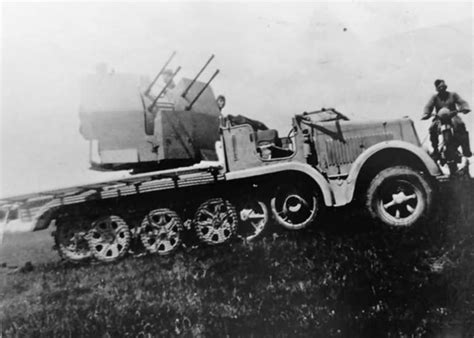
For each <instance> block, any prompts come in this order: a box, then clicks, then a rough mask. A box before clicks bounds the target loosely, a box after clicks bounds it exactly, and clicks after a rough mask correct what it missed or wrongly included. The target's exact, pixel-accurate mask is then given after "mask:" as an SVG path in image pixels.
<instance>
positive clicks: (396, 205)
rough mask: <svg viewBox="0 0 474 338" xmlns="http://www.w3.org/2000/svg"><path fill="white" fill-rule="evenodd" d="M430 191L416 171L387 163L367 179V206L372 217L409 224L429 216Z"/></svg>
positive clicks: (406, 225)
mask: <svg viewBox="0 0 474 338" xmlns="http://www.w3.org/2000/svg"><path fill="white" fill-rule="evenodd" d="M432 195H433V192H432V188H431V186H430V185H429V183H428V182H427V181H426V179H425V178H423V176H422V175H421V174H419V173H418V172H417V171H415V170H413V169H412V168H410V167H406V166H396V167H390V168H387V169H384V170H382V171H381V172H380V173H379V174H378V175H377V176H375V177H374V179H373V180H372V181H371V182H370V185H369V188H368V190H367V199H366V207H367V209H368V211H369V213H370V215H371V216H372V217H373V218H374V219H377V220H379V221H381V222H383V223H385V224H387V225H389V226H393V227H409V226H412V225H414V224H415V223H417V222H419V221H420V220H421V219H423V218H425V217H427V216H428V214H429V211H430V208H431V204H432Z"/></svg>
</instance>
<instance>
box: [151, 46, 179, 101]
mask: <svg viewBox="0 0 474 338" xmlns="http://www.w3.org/2000/svg"><path fill="white" fill-rule="evenodd" d="M175 55H176V51H173V53H172V54H171V56H170V57H169V58H168V61H166V62H165V64H164V65H163V67H161V70H160V71H159V72H158V74H157V75H156V76H155V78H154V79H153V81H152V82H151V83H150V85H149V86H148V88H147V89H146V90H145V95H146V96H148V94H150V90H151V88H153V86H154V85H155V83H156V81H158V78H159V77H160V75H161V74H163V72H164V71H165V69H166V67H168V65H169V63H170V62H171V60H173V58H174V56H175Z"/></svg>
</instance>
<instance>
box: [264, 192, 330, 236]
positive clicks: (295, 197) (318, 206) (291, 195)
mask: <svg viewBox="0 0 474 338" xmlns="http://www.w3.org/2000/svg"><path fill="white" fill-rule="evenodd" d="M322 208H323V202H322V198H321V194H320V193H319V191H317V190H312V189H310V188H306V187H302V186H289V185H281V186H279V187H278V188H277V191H276V193H275V195H274V197H273V198H272V200H271V209H272V213H273V217H275V220H276V221H277V222H278V224H280V225H281V226H283V227H285V228H287V229H289V230H299V229H303V228H305V227H307V226H308V225H309V224H311V222H313V221H314V220H315V219H316V218H317V216H318V215H319V213H320V211H322Z"/></svg>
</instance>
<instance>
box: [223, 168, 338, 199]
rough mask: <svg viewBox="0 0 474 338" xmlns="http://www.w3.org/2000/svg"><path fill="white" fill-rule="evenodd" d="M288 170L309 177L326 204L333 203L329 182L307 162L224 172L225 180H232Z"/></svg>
mask: <svg viewBox="0 0 474 338" xmlns="http://www.w3.org/2000/svg"><path fill="white" fill-rule="evenodd" d="M288 171H296V172H299V173H302V174H305V175H306V176H308V177H309V178H311V179H312V180H313V181H314V182H315V183H316V184H317V185H318V186H319V187H320V189H321V192H322V194H323V198H324V203H325V204H326V206H328V207H330V206H333V205H334V202H335V201H334V194H333V193H332V190H331V188H330V186H329V182H328V181H327V180H326V178H325V177H324V176H323V175H322V174H321V173H320V172H319V171H318V170H316V169H315V168H313V167H312V166H310V165H309V164H305V163H300V162H285V163H277V164H272V165H267V166H261V167H256V168H250V169H244V170H238V171H233V172H228V173H226V174H225V176H226V180H227V181H233V180H238V179H243V178H249V177H257V176H263V175H269V174H277V173H283V172H288Z"/></svg>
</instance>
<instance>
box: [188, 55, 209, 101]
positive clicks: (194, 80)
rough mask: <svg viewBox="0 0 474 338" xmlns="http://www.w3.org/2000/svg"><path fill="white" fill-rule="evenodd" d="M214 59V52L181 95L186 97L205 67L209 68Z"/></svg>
mask: <svg viewBox="0 0 474 338" xmlns="http://www.w3.org/2000/svg"><path fill="white" fill-rule="evenodd" d="M212 59H214V54H212V55H211V57H210V58H209V60H207V62H206V64H205V65H204V66H203V67H202V68H201V70H200V71H199V73H197V75H196V76H195V77H194V79H193V80H192V81H191V83H190V84H189V86H188V87H187V88H186V89H185V90H184V92H183V94H181V96H182V97H183V98H185V97H186V94H187V93H188V92H189V90H190V89H191V87H192V86H193V85H194V83H195V82H196V80H197V79H198V77H199V76H200V75H201V74H202V72H203V71H204V69H206V68H207V66H208V65H209V63H210V62H211V61H212Z"/></svg>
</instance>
